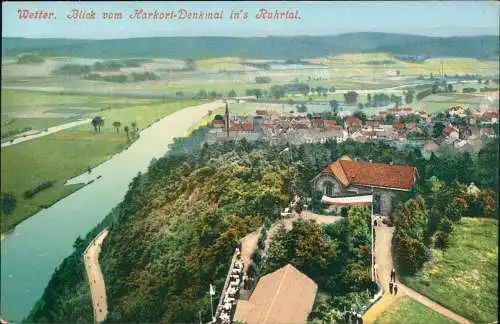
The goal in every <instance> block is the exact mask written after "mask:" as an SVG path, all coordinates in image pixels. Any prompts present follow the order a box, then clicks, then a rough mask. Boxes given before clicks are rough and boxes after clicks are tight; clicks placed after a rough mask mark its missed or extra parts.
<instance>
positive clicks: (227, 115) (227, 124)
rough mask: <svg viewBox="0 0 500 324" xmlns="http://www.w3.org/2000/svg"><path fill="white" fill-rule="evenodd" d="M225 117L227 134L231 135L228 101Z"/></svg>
mask: <svg viewBox="0 0 500 324" xmlns="http://www.w3.org/2000/svg"><path fill="white" fill-rule="evenodd" d="M224 115H225V116H224V117H225V119H226V135H227V137H229V107H228V104H227V101H226V112H225V114H224Z"/></svg>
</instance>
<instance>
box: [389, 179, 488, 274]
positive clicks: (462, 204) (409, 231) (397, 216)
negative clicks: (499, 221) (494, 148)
mask: <svg viewBox="0 0 500 324" xmlns="http://www.w3.org/2000/svg"><path fill="white" fill-rule="evenodd" d="M495 211H496V199H495V194H494V192H493V191H492V190H480V189H479V190H476V191H471V190H468V188H467V187H466V186H464V185H461V184H459V183H458V182H454V183H452V184H451V185H446V184H445V182H444V181H442V180H439V179H438V178H437V177H435V176H433V177H431V178H429V179H428V180H427V183H426V184H425V185H424V186H421V187H420V190H419V195H417V196H416V197H415V198H412V199H410V200H409V201H407V202H405V203H402V204H399V205H398V207H397V208H396V210H395V212H394V213H393V215H392V216H391V218H392V221H393V223H394V225H395V230H394V236H393V240H392V244H393V252H394V256H395V261H396V263H397V265H398V267H399V270H400V272H401V273H402V274H403V275H412V274H415V273H416V272H417V271H418V270H420V269H421V268H422V266H423V265H424V263H425V262H426V261H428V260H429V259H430V257H431V254H430V249H431V248H438V249H446V248H447V247H448V237H449V235H450V234H451V232H452V231H453V227H454V224H455V223H457V222H459V221H460V219H461V218H462V217H465V216H468V217H495V216H496V212H495Z"/></svg>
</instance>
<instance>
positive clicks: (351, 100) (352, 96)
mask: <svg viewBox="0 0 500 324" xmlns="http://www.w3.org/2000/svg"><path fill="white" fill-rule="evenodd" d="M344 99H345V103H346V104H348V105H353V104H355V103H356V101H357V100H358V93H357V92H356V91H348V92H347V93H344Z"/></svg>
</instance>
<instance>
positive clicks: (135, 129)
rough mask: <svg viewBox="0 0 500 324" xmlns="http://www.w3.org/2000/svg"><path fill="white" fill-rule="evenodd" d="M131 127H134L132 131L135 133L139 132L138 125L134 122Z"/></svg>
mask: <svg viewBox="0 0 500 324" xmlns="http://www.w3.org/2000/svg"><path fill="white" fill-rule="evenodd" d="M130 126H131V127H132V129H133V130H134V131H137V123H136V122H132V123H131V124H130Z"/></svg>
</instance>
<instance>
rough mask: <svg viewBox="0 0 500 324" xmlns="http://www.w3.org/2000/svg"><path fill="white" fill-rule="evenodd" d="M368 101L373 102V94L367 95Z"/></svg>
mask: <svg viewBox="0 0 500 324" xmlns="http://www.w3.org/2000/svg"><path fill="white" fill-rule="evenodd" d="M366 100H368V102H369V103H371V102H372V95H371V94H367V95H366Z"/></svg>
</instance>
